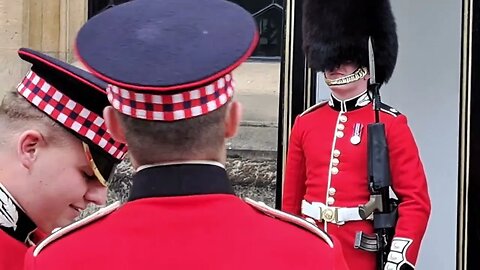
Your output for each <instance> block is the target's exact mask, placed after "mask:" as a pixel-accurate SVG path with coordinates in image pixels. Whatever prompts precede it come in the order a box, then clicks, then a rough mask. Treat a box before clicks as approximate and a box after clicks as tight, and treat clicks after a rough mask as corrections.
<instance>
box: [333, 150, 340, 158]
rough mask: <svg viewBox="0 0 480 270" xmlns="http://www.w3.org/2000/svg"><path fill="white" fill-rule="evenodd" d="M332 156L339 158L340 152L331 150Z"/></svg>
mask: <svg viewBox="0 0 480 270" xmlns="http://www.w3.org/2000/svg"><path fill="white" fill-rule="evenodd" d="M333 156H334V157H339V156H340V150H338V149H335V150H333Z"/></svg>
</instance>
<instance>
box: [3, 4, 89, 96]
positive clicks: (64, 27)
mask: <svg viewBox="0 0 480 270" xmlns="http://www.w3.org/2000/svg"><path fill="white" fill-rule="evenodd" d="M87 2H88V0H41V1H39V0H0V40H2V43H1V44H0V81H1V84H0V85H1V87H0V96H2V95H3V94H4V93H5V92H6V91H9V90H11V89H12V88H13V87H15V86H16V84H17V83H18V82H19V80H20V79H21V78H22V77H23V76H24V75H25V73H26V72H27V70H28V68H29V66H28V64H26V63H23V62H22V61H21V60H20V58H19V57H18V56H17V50H18V49H19V48H20V47H28V48H32V49H35V50H39V51H42V52H44V53H47V54H49V55H51V56H54V57H57V58H60V59H62V60H66V61H68V62H71V61H72V60H73V53H72V52H73V42H74V39H75V35H76V34H77V31H78V29H79V28H80V27H81V26H82V25H83V23H84V22H85V21H86V19H87V12H88V10H87V7H88V3H87Z"/></svg>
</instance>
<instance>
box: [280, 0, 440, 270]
mask: <svg viewBox="0 0 480 270" xmlns="http://www.w3.org/2000/svg"><path fill="white" fill-rule="evenodd" d="M395 28H396V26H395V21H394V17H393V14H392V10H391V6H390V3H389V1H388V0H371V1H356V0H305V1H304V5H303V48H304V52H305V55H306V58H307V62H308V64H309V66H310V67H311V68H312V69H314V70H316V71H319V72H323V74H324V78H325V83H326V84H327V85H328V86H329V88H330V89H331V97H330V100H328V101H325V102H321V103H319V104H317V105H315V106H313V107H311V108H309V109H308V110H307V111H305V112H304V113H303V114H301V115H300V116H298V117H297V119H296V121H295V124H294V126H293V129H292V133H291V137H290V143H289V149H288V155H287V164H286V176H285V182H284V187H283V192H284V193H283V198H282V210H284V211H287V212H290V213H292V214H296V215H303V216H304V217H306V218H307V219H309V220H310V221H312V222H315V223H316V224H317V225H318V226H322V227H323V228H325V230H326V231H327V232H328V233H330V234H332V235H335V236H336V237H338V238H339V239H340V241H341V242H342V246H343V248H344V254H345V257H346V260H347V262H348V264H349V266H350V268H351V269H362V270H363V269H365V270H373V269H383V268H384V269H414V267H415V266H414V265H415V263H416V260H417V255H418V252H419V249H420V244H421V241H422V238H423V235H424V233H425V230H426V226H427V222H428V219H429V216H430V208H431V205H430V198H429V194H428V189H427V180H426V177H425V172H424V169H423V165H422V162H421V160H420V157H419V153H418V148H417V146H416V143H415V140H414V138H413V135H412V132H411V130H410V128H409V126H408V124H407V118H406V117H405V115H403V114H401V113H400V112H398V111H397V110H396V109H394V108H392V107H390V106H388V105H386V104H383V103H376V102H372V101H373V96H374V94H375V93H376V92H377V91H374V90H378V88H379V86H380V85H382V84H384V83H386V82H387V81H388V80H389V79H390V78H391V76H392V73H393V70H394V67H395V63H396V59H397V51H398V41H397V35H396V29H395ZM369 39H371V40H372V41H373V48H374V50H373V53H372V54H371V57H369ZM370 59H372V60H373V59H374V63H375V64H374V65H372V66H370V63H371V60H370ZM372 62H373V61H372ZM369 80H372V83H371V84H370V83H369ZM371 86H376V87H371ZM377 100H378V99H377ZM373 104H377V105H376V106H373ZM375 108H376V109H377V112H375V111H374V109H375ZM376 116H377V117H376ZM376 118H378V119H377V120H379V122H381V124H382V125H383V126H384V130H385V132H384V137H385V141H386V142H387V143H388V151H385V152H386V156H385V158H383V159H381V160H383V161H384V162H388V159H389V160H390V163H389V164H388V163H386V168H387V171H388V169H390V170H389V171H388V173H389V176H390V177H388V180H391V188H392V189H393V190H394V192H395V194H396V196H397V197H398V207H397V208H395V211H398V213H399V214H398V219H396V226H395V227H394V230H392V238H393V239H390V241H389V243H388V245H385V246H384V247H382V248H384V249H383V251H385V249H386V250H387V251H386V253H385V254H386V256H385V260H384V261H382V262H381V263H379V262H378V258H376V257H377V255H376V253H375V252H368V251H366V250H370V251H374V250H376V249H377V252H380V251H382V250H380V251H378V249H379V248H378V246H379V245H380V244H381V243H380V244H379V243H378V241H377V239H376V238H375V237H373V238H366V239H364V238H365V236H366V235H369V234H373V235H375V234H374V233H375V232H376V229H377V227H378V224H377V223H378V222H380V219H378V218H377V219H375V221H374V220H373V219H374V218H375V217H376V214H372V212H369V214H368V216H365V215H364V213H365V212H364V205H366V204H367V202H369V201H370V199H371V195H373V194H371V193H372V192H374V190H373V188H371V185H370V184H371V182H370V179H369V178H370V177H369V175H370V169H369V168H368V167H369V165H370V162H369V156H368V155H370V152H371V151H370V150H369V147H370V146H369V143H368V140H370V137H369V133H372V132H368V131H369V130H370V125H371V124H372V123H373V122H375V119H376ZM367 127H368V128H367ZM367 138H368V140H367ZM385 149H387V147H385ZM388 173H387V175H388ZM387 187H388V186H387ZM387 196H388V189H387ZM388 199H389V198H387V200H388ZM367 205H369V204H367ZM359 206H360V207H359ZM378 208H381V207H378ZM362 211H363V212H362ZM376 211H378V209H377V210H376ZM395 213H397V212H395ZM374 224H375V226H374ZM390 225H391V227H392V229H393V226H394V225H395V220H394V221H393V224H390ZM357 232H362V234H357ZM370 240H371V241H370ZM369 241H370V242H369ZM368 244H370V246H369V245H368ZM374 247H377V248H374ZM380 257H381V256H380Z"/></svg>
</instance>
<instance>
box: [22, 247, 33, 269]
mask: <svg viewBox="0 0 480 270" xmlns="http://www.w3.org/2000/svg"><path fill="white" fill-rule="evenodd" d="M34 250H35V247H30V248H29V249H28V251H27V253H26V254H25V260H24V268H23V269H24V270H32V269H35V267H34V261H35V258H34V257H33V251H34Z"/></svg>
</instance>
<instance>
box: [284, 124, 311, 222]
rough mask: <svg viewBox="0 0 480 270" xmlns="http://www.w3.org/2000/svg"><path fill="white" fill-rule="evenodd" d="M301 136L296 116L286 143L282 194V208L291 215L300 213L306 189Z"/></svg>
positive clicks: (300, 128)
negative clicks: (286, 151) (288, 140)
mask: <svg viewBox="0 0 480 270" xmlns="http://www.w3.org/2000/svg"><path fill="white" fill-rule="evenodd" d="M302 136H303V134H302V126H301V121H300V117H297V119H296V120H295V123H294V125H293V128H292V132H291V135H290V142H289V144H288V153H287V164H286V169H285V180H284V183H283V195H282V210H283V211H285V212H288V213H291V214H293V215H300V214H301V203H302V199H303V197H304V195H305V191H306V188H305V181H306V180H307V176H306V169H305V155H304V154H303V144H302Z"/></svg>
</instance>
